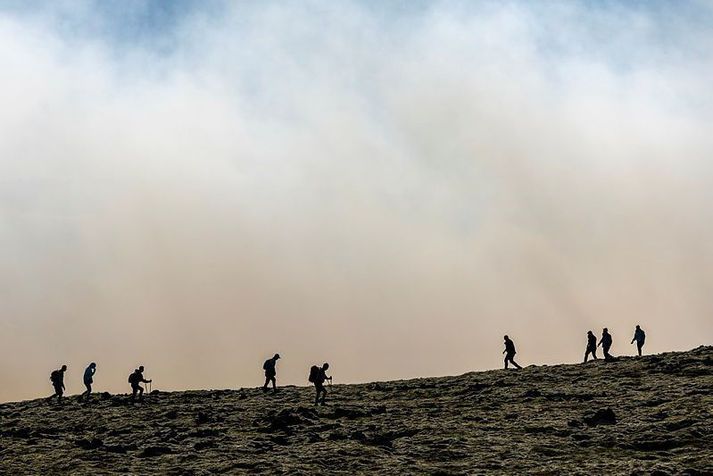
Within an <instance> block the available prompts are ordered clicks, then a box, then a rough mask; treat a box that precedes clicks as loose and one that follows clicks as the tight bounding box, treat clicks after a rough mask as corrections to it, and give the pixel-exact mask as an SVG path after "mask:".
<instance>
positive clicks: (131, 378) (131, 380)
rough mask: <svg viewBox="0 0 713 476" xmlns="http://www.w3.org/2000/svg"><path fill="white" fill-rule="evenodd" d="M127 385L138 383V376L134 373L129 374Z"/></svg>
mask: <svg viewBox="0 0 713 476" xmlns="http://www.w3.org/2000/svg"><path fill="white" fill-rule="evenodd" d="M129 383H130V384H135V383H139V374H137V373H136V372H131V375H129Z"/></svg>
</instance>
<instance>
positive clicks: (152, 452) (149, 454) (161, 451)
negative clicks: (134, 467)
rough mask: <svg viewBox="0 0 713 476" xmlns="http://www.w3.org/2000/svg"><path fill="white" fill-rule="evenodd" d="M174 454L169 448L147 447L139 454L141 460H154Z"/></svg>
mask: <svg viewBox="0 0 713 476" xmlns="http://www.w3.org/2000/svg"><path fill="white" fill-rule="evenodd" d="M170 453H172V451H171V448H169V447H167V446H147V447H146V448H144V450H143V451H142V452H141V453H140V454H139V457H140V458H154V457H156V456H161V455H166V454H170Z"/></svg>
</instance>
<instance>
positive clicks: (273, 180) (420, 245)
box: [0, 0, 713, 401]
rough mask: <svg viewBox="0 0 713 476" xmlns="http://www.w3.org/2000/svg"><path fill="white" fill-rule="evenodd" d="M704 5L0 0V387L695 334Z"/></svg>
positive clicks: (667, 346) (377, 370)
mask: <svg viewBox="0 0 713 476" xmlns="http://www.w3.org/2000/svg"><path fill="white" fill-rule="evenodd" d="M712 81H713V3H711V2H706V1H700V2H698V1H691V2H663V1H662V2H658V1H653V2H589V1H582V2H471V1H463V2H457V1H454V2H417V1H416V2H411V1H401V2H398V1H397V2H376V1H374V2H371V1H363V2H343V1H336V2H335V1H307V2H269V1H268V2H231V1H226V2H219V1H206V2H202V1H195V2H191V1H181V2H175V3H169V2H150V1H148V0H147V1H138V0H137V1H114V2H98V1H97V2H90V1H80V2H70V1H56V2H50V1H48V2H32V1H31V2H24V1H2V0H0V362H1V364H0V401H7V400H20V399H26V398H36V397H41V396H48V395H50V394H51V393H52V389H51V385H50V383H49V373H50V371H51V370H52V369H55V368H58V367H59V366H60V365H61V364H67V365H68V367H69V370H68V372H67V376H66V383H67V390H68V392H69V393H80V392H81V391H83V390H84V387H83V385H82V377H81V376H82V372H83V370H84V367H85V366H86V365H87V364H88V363H89V362H91V361H95V362H97V374H96V377H95V391H111V392H127V391H128V384H127V383H126V380H127V376H128V374H129V373H130V372H131V371H132V370H133V369H134V368H135V367H136V366H138V365H139V364H143V365H144V366H145V367H146V373H145V374H146V377H147V378H153V379H154V383H153V388H160V389H161V390H178V389H195V388H236V387H242V386H245V387H248V386H258V385H262V383H263V376H262V362H263V361H264V360H265V359H266V358H268V357H270V356H272V354H274V353H275V352H279V353H280V354H281V355H282V359H281V360H280V361H279V363H278V367H277V371H278V376H277V378H278V384H279V385H286V384H297V385H306V384H307V374H308V371H309V366H310V365H312V364H314V363H321V362H329V363H330V365H331V370H332V374H333V376H334V381H335V383H345V382H364V381H373V380H385V379H401V378H411V377H419V376H436V375H452V374H460V373H463V372H467V371H471V370H482V369H490V368H499V367H500V366H501V365H502V355H501V352H502V349H503V347H502V336H503V334H508V335H510V336H511V337H512V338H513V340H514V341H515V344H516V346H517V349H518V362H520V363H521V364H523V365H529V364H537V365H541V364H554V363H562V362H578V361H580V360H581V358H582V356H583V353H584V348H585V345H586V332H587V331H588V330H593V331H594V332H595V334H596V335H599V334H600V333H601V328H602V327H605V326H606V327H608V328H609V329H610V331H611V333H612V335H613V338H614V346H613V348H612V353H613V354H615V355H621V354H631V353H632V352H634V346H632V345H630V344H629V342H630V340H631V338H632V333H633V329H634V326H635V325H636V324H641V326H642V327H643V328H644V329H645V330H646V332H647V343H646V351H647V352H649V353H652V352H663V351H667V350H684V349H689V348H692V347H696V346H698V345H702V344H709V345H710V344H711V343H712V342H713V317H712V315H713V206H712V205H713V87H711V84H712Z"/></svg>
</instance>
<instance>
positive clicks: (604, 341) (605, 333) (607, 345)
mask: <svg viewBox="0 0 713 476" xmlns="http://www.w3.org/2000/svg"><path fill="white" fill-rule="evenodd" d="M611 344H612V338H611V334H610V333H609V329H607V328H606V327H605V328H604V329H602V338H601V339H600V340H599V344H597V347H599V346H600V345H601V346H602V351H603V352H604V360H607V361H609V360H612V359H614V357H612V355H611V354H610V353H609V349H611Z"/></svg>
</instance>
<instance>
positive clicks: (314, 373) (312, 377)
mask: <svg viewBox="0 0 713 476" xmlns="http://www.w3.org/2000/svg"><path fill="white" fill-rule="evenodd" d="M318 378H319V367H317V366H316V365H313V366H312V367H311V368H310V369H309V377H308V378H307V380H309V381H310V382H312V383H314V382H316V381H317V379H318Z"/></svg>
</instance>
